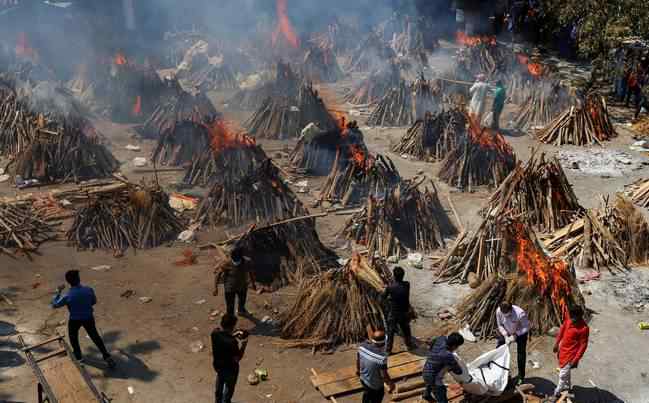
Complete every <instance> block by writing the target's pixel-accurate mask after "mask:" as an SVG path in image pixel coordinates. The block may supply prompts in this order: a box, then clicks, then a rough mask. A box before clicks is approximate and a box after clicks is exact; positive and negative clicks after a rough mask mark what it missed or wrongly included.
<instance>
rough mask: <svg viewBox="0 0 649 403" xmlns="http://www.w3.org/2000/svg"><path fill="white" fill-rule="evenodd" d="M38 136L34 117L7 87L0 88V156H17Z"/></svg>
mask: <svg viewBox="0 0 649 403" xmlns="http://www.w3.org/2000/svg"><path fill="white" fill-rule="evenodd" d="M37 135H38V126H37V125H36V124H35V117H34V116H32V114H31V113H30V112H29V110H28V108H27V106H26V105H25V103H24V102H23V101H21V100H20V99H19V97H18V95H17V94H16V92H15V91H14V90H13V89H12V88H9V87H2V88H0V155H3V156H9V155H16V154H19V153H20V152H21V151H23V150H25V149H26V148H27V147H28V146H29V144H31V143H32V141H33V140H34V138H36V136H37Z"/></svg>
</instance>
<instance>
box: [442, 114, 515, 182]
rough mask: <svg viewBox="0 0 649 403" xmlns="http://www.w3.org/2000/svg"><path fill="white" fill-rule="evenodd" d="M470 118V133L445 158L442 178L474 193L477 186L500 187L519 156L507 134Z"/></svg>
mask: <svg viewBox="0 0 649 403" xmlns="http://www.w3.org/2000/svg"><path fill="white" fill-rule="evenodd" d="M468 120H469V135H468V136H467V138H466V139H465V141H464V142H462V143H460V144H458V146H457V147H455V149H453V150H452V151H451V152H450V153H448V155H447V156H446V158H444V160H443V161H442V167H441V169H440V173H439V177H440V179H442V180H443V181H444V182H446V183H448V184H449V185H451V186H455V187H457V188H459V189H461V190H462V191H468V192H471V191H472V190H473V189H474V188H475V187H477V186H485V185H487V186H498V185H499V184H500V183H501V182H502V181H503V180H504V179H505V178H506V177H507V175H509V173H510V172H511V171H512V170H513V169H514V167H515V166H516V156H515V155H514V151H513V150H512V148H511V146H510V145H509V144H508V143H507V141H506V140H505V139H504V137H503V136H502V135H501V134H500V133H497V132H495V131H493V130H491V129H488V128H480V125H479V124H478V123H477V122H474V120H473V119H468Z"/></svg>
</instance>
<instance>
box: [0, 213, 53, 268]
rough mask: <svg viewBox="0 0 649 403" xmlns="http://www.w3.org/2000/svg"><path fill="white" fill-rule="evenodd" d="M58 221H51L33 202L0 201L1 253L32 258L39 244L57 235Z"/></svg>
mask: <svg viewBox="0 0 649 403" xmlns="http://www.w3.org/2000/svg"><path fill="white" fill-rule="evenodd" d="M57 225H58V223H55V222H51V221H49V220H48V219H47V218H46V217H44V216H43V215H42V214H40V213H39V212H38V211H37V210H36V209H35V208H34V206H33V205H32V203H20V204H9V203H0V226H2V228H3V230H2V231H0V254H2V253H4V254H6V255H8V256H10V257H14V258H15V257H16V256H19V255H26V256H27V257H30V258H31V255H30V254H31V253H35V252H36V250H37V249H38V246H39V245H40V244H41V243H43V242H45V241H47V240H50V239H53V238H55V237H56V232H57V231H56V226H57Z"/></svg>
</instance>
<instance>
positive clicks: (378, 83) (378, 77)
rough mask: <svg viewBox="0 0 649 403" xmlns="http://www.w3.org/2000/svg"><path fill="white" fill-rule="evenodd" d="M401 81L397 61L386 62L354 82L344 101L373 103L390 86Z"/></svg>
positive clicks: (379, 98)
mask: <svg viewBox="0 0 649 403" xmlns="http://www.w3.org/2000/svg"><path fill="white" fill-rule="evenodd" d="M400 82H401V73H400V69H399V65H398V64H397V63H386V64H385V65H383V66H381V67H380V68H378V69H377V70H374V71H373V72H372V73H371V74H370V75H369V76H368V77H367V78H365V79H363V80H361V81H360V82H359V83H358V84H356V85H355V86H354V87H353V88H352V89H351V90H350V91H349V92H348V93H347V94H345V101H346V102H349V103H350V104H354V105H365V104H369V105H373V104H376V103H377V102H379V101H380V100H381V99H382V98H383V97H384V96H385V95H386V94H387V93H388V91H390V89H391V88H393V87H397V86H398V85H399V84H400Z"/></svg>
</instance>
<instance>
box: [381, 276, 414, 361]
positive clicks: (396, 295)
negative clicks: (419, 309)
mask: <svg viewBox="0 0 649 403" xmlns="http://www.w3.org/2000/svg"><path fill="white" fill-rule="evenodd" d="M392 274H393V276H394V282H393V283H392V284H390V285H389V286H388V287H387V288H386V289H385V292H384V294H383V295H384V296H385V297H386V298H387V299H388V300H389V302H390V311H389V313H388V329H387V330H388V335H387V336H388V337H387V347H386V349H385V351H386V352H387V353H388V355H389V354H392V347H393V345H394V335H395V333H396V332H397V328H400V329H401V334H402V335H403V340H404V342H405V343H406V346H407V347H408V349H409V350H411V349H413V348H415V345H414V343H413V342H412V333H411V331H410V319H411V318H410V283H409V282H407V281H404V280H403V278H404V276H405V274H406V273H405V272H404V270H403V268H401V267H399V266H397V267H395V268H394V269H393V270H392Z"/></svg>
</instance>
